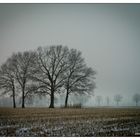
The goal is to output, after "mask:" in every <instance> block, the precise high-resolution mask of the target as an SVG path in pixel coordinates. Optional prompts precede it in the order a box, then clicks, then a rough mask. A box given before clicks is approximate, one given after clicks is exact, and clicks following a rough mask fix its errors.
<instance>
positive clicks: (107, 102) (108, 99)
mask: <svg viewBox="0 0 140 140" xmlns="http://www.w3.org/2000/svg"><path fill="white" fill-rule="evenodd" d="M109 104H110V98H109V96H107V97H106V105H107V106H109Z"/></svg>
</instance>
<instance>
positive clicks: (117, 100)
mask: <svg viewBox="0 0 140 140" xmlns="http://www.w3.org/2000/svg"><path fill="white" fill-rule="evenodd" d="M114 100H115V102H116V104H117V106H118V105H119V102H121V100H122V96H121V95H119V94H117V95H115V96H114Z"/></svg>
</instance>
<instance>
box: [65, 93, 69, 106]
mask: <svg viewBox="0 0 140 140" xmlns="http://www.w3.org/2000/svg"><path fill="white" fill-rule="evenodd" d="M68 97H69V92H68V91H67V93H66V98H65V108H66V107H67V106H68Z"/></svg>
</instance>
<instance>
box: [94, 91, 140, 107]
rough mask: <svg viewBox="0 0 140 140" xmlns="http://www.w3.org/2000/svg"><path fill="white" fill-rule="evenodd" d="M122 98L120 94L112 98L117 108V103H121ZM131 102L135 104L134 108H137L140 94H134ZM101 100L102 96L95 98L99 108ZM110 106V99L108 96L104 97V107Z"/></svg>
mask: <svg viewBox="0 0 140 140" xmlns="http://www.w3.org/2000/svg"><path fill="white" fill-rule="evenodd" d="M122 99H123V96H121V95H120V94H116V95H115V96H114V101H115V102H116V105H117V106H119V103H120V102H121V101H122ZM132 99H133V101H134V102H135V104H136V106H138V103H139V102H140V94H138V93H135V94H134V95H133V96H132ZM102 100H103V98H102V96H96V101H97V103H98V106H100V104H101V102H102ZM109 104H110V98H109V96H107V97H106V105H107V106H109Z"/></svg>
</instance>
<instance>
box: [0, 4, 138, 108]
mask: <svg viewBox="0 0 140 140" xmlns="http://www.w3.org/2000/svg"><path fill="white" fill-rule="evenodd" d="M59 44H61V45H64V46H65V45H66V46H68V47H69V48H76V49H78V50H80V51H82V54H83V57H84V58H85V60H86V63H87V64H88V65H89V66H91V67H92V68H93V69H94V70H96V71H97V75H96V80H95V82H96V87H97V88H96V89H95V90H94V96H93V97H92V98H90V99H89V100H88V101H87V102H86V105H87V106H92V105H96V101H95V96H98V95H101V96H102V97H103V103H104V104H106V100H105V98H106V96H109V97H110V99H111V104H112V105H114V101H113V97H114V95H116V94H120V95H122V96H123V99H122V102H121V105H134V102H133V101H132V96H133V94H135V93H140V86H139V83H140V74H139V72H140V61H139V60H140V55H139V53H140V4H0V65H1V64H2V63H4V62H5V61H6V59H7V58H8V57H9V56H11V54H12V53H13V52H18V51H25V50H34V49H36V48H37V47H38V46H49V45H59ZM103 103H102V104H103Z"/></svg>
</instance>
